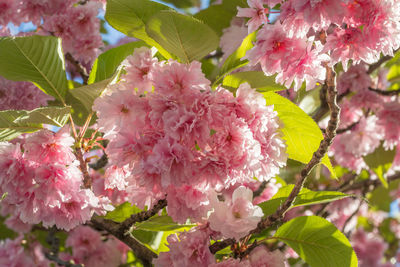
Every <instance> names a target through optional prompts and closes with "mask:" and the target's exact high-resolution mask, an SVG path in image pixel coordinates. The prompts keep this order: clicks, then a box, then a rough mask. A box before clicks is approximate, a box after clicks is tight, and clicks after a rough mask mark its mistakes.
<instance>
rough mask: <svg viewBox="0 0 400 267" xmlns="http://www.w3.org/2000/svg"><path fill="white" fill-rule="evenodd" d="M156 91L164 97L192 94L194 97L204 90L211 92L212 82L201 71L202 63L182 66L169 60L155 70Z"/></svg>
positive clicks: (194, 62)
mask: <svg viewBox="0 0 400 267" xmlns="http://www.w3.org/2000/svg"><path fill="white" fill-rule="evenodd" d="M153 75H154V84H153V85H154V89H155V92H157V93H158V94H162V95H163V96H164V97H169V96H173V97H174V98H179V96H183V95H187V94H189V93H192V94H193V95H194V94H195V93H197V92H199V91H202V90H206V91H208V90H210V83H211V82H210V81H209V80H207V79H206V78H205V76H204V74H203V72H202V71H201V64H200V62H197V61H193V62H192V63H190V64H180V63H178V62H177V61H174V60H169V61H168V62H167V63H165V64H164V65H161V66H160V67H158V68H156V69H155V73H154V74H153Z"/></svg>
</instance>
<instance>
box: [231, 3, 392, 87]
mask: <svg viewBox="0 0 400 267" xmlns="http://www.w3.org/2000/svg"><path fill="white" fill-rule="evenodd" d="M247 3H248V5H249V8H238V14H237V16H238V17H246V18H250V19H249V20H248V22H247V25H248V32H249V33H251V32H253V31H255V30H257V29H259V28H260V27H261V28H260V29H259V30H258V32H257V40H256V43H255V46H254V48H253V49H251V50H250V51H249V52H248V53H247V55H246V58H247V59H249V61H250V65H257V64H258V63H259V64H260V65H261V68H262V70H263V71H264V73H265V74H266V75H268V76H270V75H273V74H277V76H276V82H278V83H281V84H284V85H285V86H286V87H287V88H291V86H292V84H293V83H294V89H295V90H298V89H299V88H300V87H301V86H302V83H303V82H304V81H305V82H306V89H312V88H314V87H315V86H316V84H317V83H320V82H323V81H324V80H325V76H326V73H325V67H324V66H325V65H328V66H333V65H335V64H336V63H339V62H340V63H342V65H343V68H344V69H345V70H346V69H347V65H348V62H349V61H350V60H351V61H352V62H353V63H359V62H361V61H363V62H366V63H368V64H372V63H374V62H376V61H378V59H379V57H380V55H381V53H382V54H383V55H393V50H395V49H398V48H399V46H400V15H399V14H400V12H399V10H400V4H399V2H398V1H394V0H361V1H348V0H322V1H313V0H287V1H268V0H248V1H247ZM276 4H281V6H280V12H279V15H278V17H277V19H276V22H274V23H273V24H272V23H271V21H270V20H269V15H270V14H271V13H274V12H275V11H273V9H272V8H273V7H274V6H275V5H276ZM237 30H239V29H237Z"/></svg>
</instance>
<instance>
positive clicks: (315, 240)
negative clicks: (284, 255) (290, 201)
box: [274, 216, 358, 267]
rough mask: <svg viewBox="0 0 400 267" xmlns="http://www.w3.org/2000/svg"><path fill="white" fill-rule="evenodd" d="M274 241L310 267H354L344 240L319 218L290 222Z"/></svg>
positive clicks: (334, 229)
mask: <svg viewBox="0 0 400 267" xmlns="http://www.w3.org/2000/svg"><path fill="white" fill-rule="evenodd" d="M274 238H276V239H278V240H281V241H282V242H284V243H285V244H287V245H288V246H290V247H291V248H292V249H293V250H294V251H296V252H297V254H299V256H300V257H301V258H302V259H303V260H304V261H305V262H307V263H308V264H309V265H310V266H311V267H321V266H324V267H338V266H343V267H344V266H346V267H357V266H358V260H357V256H356V253H355V252H354V250H353V248H352V247H351V245H350V242H349V240H348V239H347V238H346V236H345V235H344V234H343V233H341V232H340V231H339V230H338V229H337V228H336V227H335V226H334V225H333V224H332V223H330V222H328V221H327V220H325V219H323V218H321V217H318V216H309V217H307V216H302V217H297V218H294V219H293V220H290V221H289V222H287V223H285V224H283V225H282V226H281V227H279V229H278V230H277V231H276V233H275V235H274Z"/></svg>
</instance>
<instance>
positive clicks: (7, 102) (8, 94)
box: [0, 76, 53, 110]
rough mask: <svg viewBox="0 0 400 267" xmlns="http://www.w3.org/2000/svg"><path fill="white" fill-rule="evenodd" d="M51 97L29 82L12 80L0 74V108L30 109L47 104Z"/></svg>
mask: <svg viewBox="0 0 400 267" xmlns="http://www.w3.org/2000/svg"><path fill="white" fill-rule="evenodd" d="M52 99H53V98H52V97H50V96H48V95H46V94H45V93H43V92H42V91H40V90H38V88H37V87H36V86H35V85H33V84H32V83H29V82H13V81H10V80H7V79H4V78H3V77H1V76H0V110H7V109H16V110H20V109H24V110H32V109H35V108H38V107H40V106H47V101H49V100H52Z"/></svg>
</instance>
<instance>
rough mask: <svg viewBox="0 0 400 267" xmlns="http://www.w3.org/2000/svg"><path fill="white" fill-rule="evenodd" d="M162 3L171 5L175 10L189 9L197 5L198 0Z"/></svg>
mask: <svg viewBox="0 0 400 267" xmlns="http://www.w3.org/2000/svg"><path fill="white" fill-rule="evenodd" d="M162 1H163V2H164V3H169V4H173V5H174V6H176V7H177V8H189V7H193V5H195V4H198V3H199V0H162Z"/></svg>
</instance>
